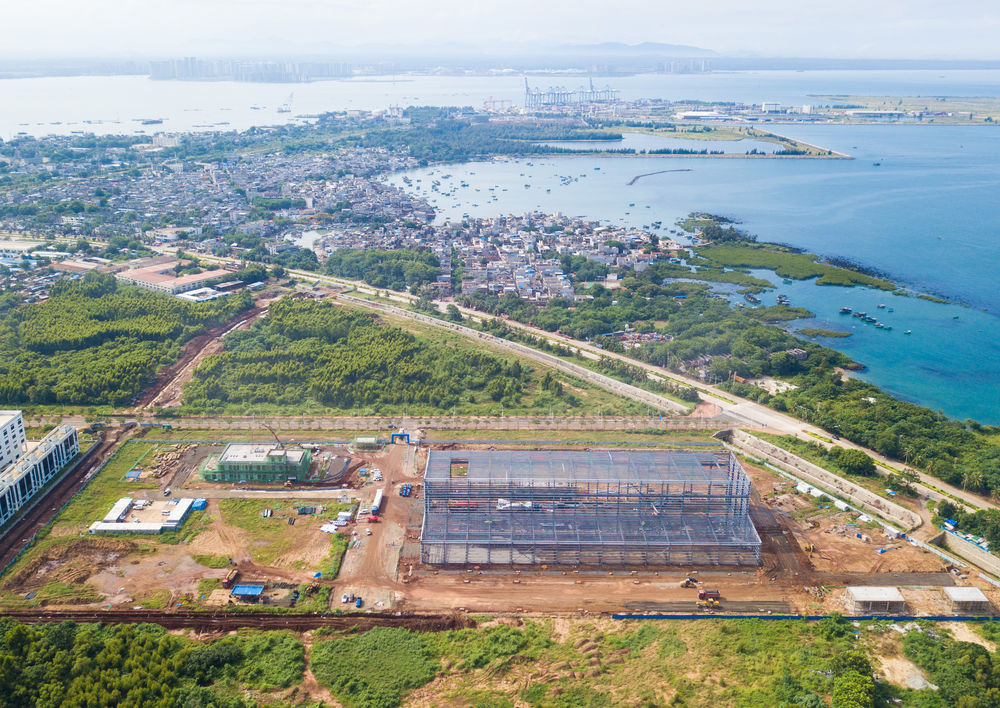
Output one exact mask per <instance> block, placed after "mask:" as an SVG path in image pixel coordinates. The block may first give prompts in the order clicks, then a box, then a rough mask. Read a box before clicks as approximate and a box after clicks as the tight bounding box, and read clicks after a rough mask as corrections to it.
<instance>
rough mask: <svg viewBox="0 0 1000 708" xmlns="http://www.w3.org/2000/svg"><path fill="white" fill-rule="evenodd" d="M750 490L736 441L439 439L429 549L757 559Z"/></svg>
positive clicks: (553, 556) (429, 478) (587, 560)
mask: <svg viewBox="0 0 1000 708" xmlns="http://www.w3.org/2000/svg"><path fill="white" fill-rule="evenodd" d="M749 499H750V481H749V479H748V478H747V476H746V474H745V473H744V472H743V469H742V467H741V466H740V464H739V462H738V461H737V459H736V457H735V456H734V455H733V454H732V453H729V452H725V453H698V452H689V451H657V452H645V451H641V452H639V451H614V452H612V451H603V452H564V453H556V452H552V451H544V452H529V451H488V452H482V451H472V450H465V451H447V452H445V451H438V450H432V451H431V453H430V456H429V459H428V463H427V471H426V474H425V475H424V521H423V528H422V532H421V547H420V559H421V561H422V562H423V563H426V564H431V565H470V564H488V565H524V564H532V565H538V564H543V563H544V564H553V565H572V566H580V565H584V566H592V567H602V566H633V565H638V566H661V565H662V566H668V565H678V564H685V565H734V566H742V565H753V566H756V565H758V564H759V563H760V547H761V541H760V537H759V536H758V535H757V532H756V531H755V530H754V528H753V525H752V524H751V523H750V518H749V515H748V509H749Z"/></svg>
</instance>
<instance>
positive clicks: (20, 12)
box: [0, 0, 1000, 59]
mask: <svg viewBox="0 0 1000 708" xmlns="http://www.w3.org/2000/svg"><path fill="white" fill-rule="evenodd" d="M0 23H2V25H3V27H4V32H3V41H2V43H0V54H4V55H6V56H12V55H16V56H20V57H25V58H30V57H42V56H52V55H82V54H87V55H101V56H111V55H119V54H137V53H138V54H143V55H147V56H148V55H161V56H181V55H184V54H202V55H209V54H227V53H236V52H239V53H252V54H258V55H266V54H268V53H288V52H290V51H293V50H294V49H296V48H299V49H300V50H301V51H303V52H315V51H317V50H320V49H324V48H325V49H329V50H335V49H336V48H337V47H347V46H357V45H362V44H384V43H385V44H392V45H413V46H418V45H429V46H434V45H440V44H441V43H451V44H462V45H471V46H482V47H487V48H489V47H493V46H496V45H498V44H500V43H504V42H538V41H541V42H552V43H557V44H561V43H581V42H582V43H594V42H626V43H637V42H663V43H670V44H688V45H695V46H699V47H703V48H706V49H712V50H715V51H718V52H720V53H754V54H761V55H767V56H814V57H815V56H823V57H879V58H981V59H1000V42H998V41H997V37H998V36H1000V34H998V33H1000V2H997V0H823V1H817V0H754V1H752V2H751V1H750V0H684V1H683V2H678V1H676V0H491V1H485V0H0Z"/></svg>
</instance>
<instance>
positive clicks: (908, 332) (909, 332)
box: [903, 329, 913, 334]
mask: <svg viewBox="0 0 1000 708" xmlns="http://www.w3.org/2000/svg"><path fill="white" fill-rule="evenodd" d="M912 333H913V330H912V329H908V330H906V331H905V332H903V334H912Z"/></svg>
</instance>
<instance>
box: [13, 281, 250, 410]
mask: <svg viewBox="0 0 1000 708" xmlns="http://www.w3.org/2000/svg"><path fill="white" fill-rule="evenodd" d="M248 307H250V297H249V295H248V294H247V293H245V292H244V293H241V294H238V295H233V296H231V297H228V298H220V299H218V300H212V301H209V302H204V303H190V302H186V301H184V300H179V299H178V298H175V297H170V296H168V295H162V294H159V293H152V292H148V291H146V290H140V289H139V288H134V287H129V286H124V285H120V284H119V283H118V281H116V280H115V278H114V277H113V276H111V275H108V274H103V273H97V272H91V273H88V274H87V275H86V276H84V277H83V278H81V279H80V280H78V281H69V280H63V281H60V282H58V283H56V284H55V285H54V286H53V287H52V290H51V293H50V297H49V299H48V300H47V301H45V302H43V303H39V304H32V305H28V304H21V305H17V306H16V307H12V308H9V309H6V310H4V311H3V312H2V313H0V401H3V402H4V403H5V404H6V405H30V404H72V405H99V404H111V405H121V404H124V403H127V402H129V401H131V400H132V399H133V398H134V397H135V396H136V395H137V394H138V393H139V392H140V390H141V389H142V387H143V386H144V385H145V384H147V383H148V382H149V381H150V380H151V379H152V377H153V375H154V374H155V372H156V370H157V369H158V368H159V367H161V366H163V365H165V364H169V363H171V362H173V361H174V360H176V359H177V357H178V356H180V348H181V345H182V344H183V343H184V342H186V341H187V340H188V339H190V338H192V337H193V336H195V335H196V334H198V333H199V332H201V331H202V330H204V329H205V328H206V327H212V326H214V325H217V324H221V323H223V322H225V321H227V320H229V319H231V318H232V317H234V316H235V315H236V314H238V313H239V312H240V311H242V310H245V309H247V308H248Z"/></svg>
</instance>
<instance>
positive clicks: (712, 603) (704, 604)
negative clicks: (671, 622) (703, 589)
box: [695, 598, 719, 610]
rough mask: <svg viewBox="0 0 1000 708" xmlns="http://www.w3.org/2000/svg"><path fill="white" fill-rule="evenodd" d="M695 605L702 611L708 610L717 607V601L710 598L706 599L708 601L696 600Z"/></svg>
mask: <svg viewBox="0 0 1000 708" xmlns="http://www.w3.org/2000/svg"><path fill="white" fill-rule="evenodd" d="M695 604H696V605H698V607H700V608H702V609H704V610H710V609H713V608H716V607H718V606H719V601H718V600H716V599H714V598H712V599H708V600H698V601H697V602H696V603H695Z"/></svg>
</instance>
